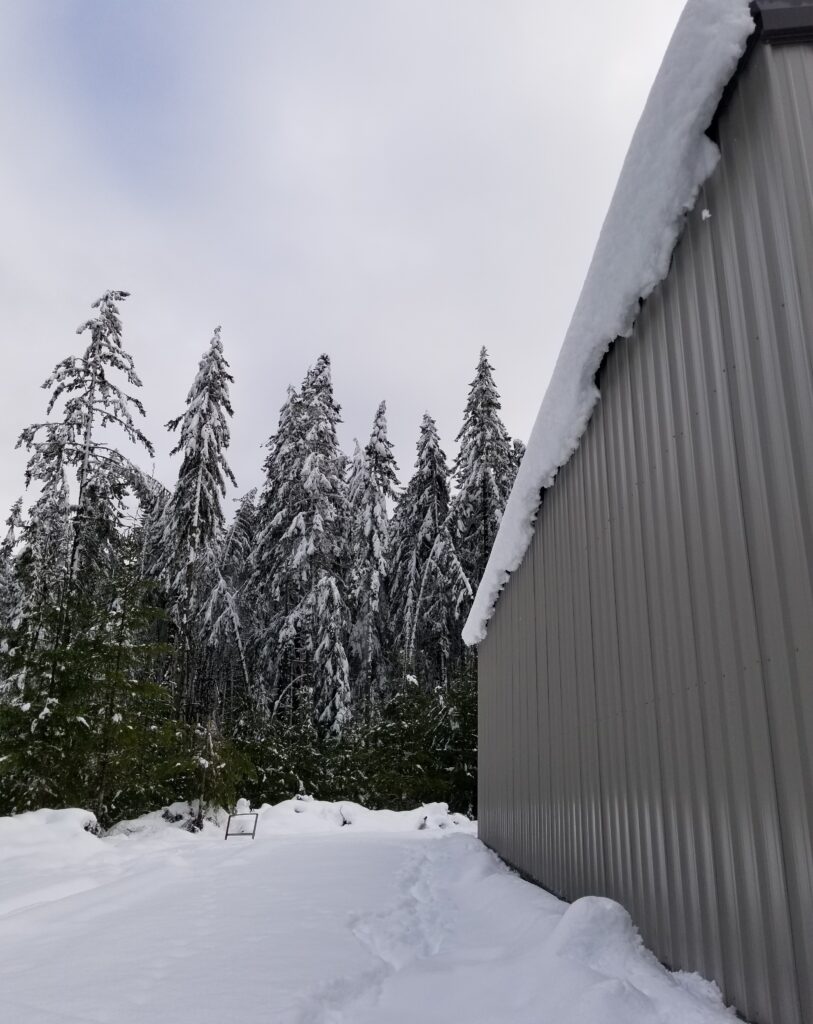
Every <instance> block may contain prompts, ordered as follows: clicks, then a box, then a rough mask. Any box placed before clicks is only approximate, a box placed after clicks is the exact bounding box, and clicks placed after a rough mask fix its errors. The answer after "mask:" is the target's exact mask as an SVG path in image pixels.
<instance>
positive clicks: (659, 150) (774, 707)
mask: <svg viewBox="0 0 813 1024" xmlns="http://www.w3.org/2000/svg"><path fill="white" fill-rule="evenodd" d="M622 339H623V340H622ZM599 394H600V397H599ZM554 477H555V479H554ZM464 637H465V638H466V641H467V642H468V643H470V644H477V645H478V646H479V664H480V669H479V672H480V681H479V685H480V800H479V803H480V835H481V837H482V838H483V839H484V840H485V842H486V843H487V844H489V845H490V846H491V847H493V848H494V849H495V850H496V851H497V852H498V853H499V854H500V855H501V856H502V857H503V858H504V859H505V860H506V861H508V862H509V863H510V864H512V865H514V866H516V867H517V868H518V869H520V870H521V871H522V872H524V873H525V874H527V875H528V876H530V877H532V878H533V879H535V880H536V881H538V882H540V883H541V884H542V885H543V886H545V887H547V888H549V889H550V890H552V891H553V892H555V893H556V894H558V895H561V896H564V897H566V898H568V899H575V898H577V897H579V896H582V895H585V894H603V895H606V896H609V897H612V898H614V899H616V900H618V901H619V902H621V903H622V904H624V906H626V907H627V908H628V910H629V911H630V913H631V915H632V917H633V919H634V921H635V923H636V924H637V925H638V926H639V928H640V930H641V932H642V935H643V938H644V941H645V942H646V943H647V945H649V946H650V947H651V948H652V949H653V950H654V951H655V952H656V953H657V955H658V956H659V957H660V958H661V959H662V960H663V961H664V962H665V963H666V964H668V965H669V966H671V967H673V968H675V969H677V968H684V969H687V970H696V971H699V972H700V973H702V974H703V975H705V976H706V977H710V978H714V979H715V980H716V981H717V982H718V983H719V985H720V987H721V988H722V990H723V992H724V994H725V996H726V998H727V999H728V1000H730V1001H731V1002H733V1003H734V1004H735V1005H736V1007H737V1009H738V1010H739V1011H740V1013H742V1014H743V1015H744V1016H745V1017H746V1018H747V1019H749V1020H752V1021H756V1022H764V1024H768V1022H770V1024H810V1022H813V0H802V2H799V0H796V2H792V0H785V2H769V0H761V2H760V3H758V4H754V5H751V7H750V9H749V5H748V3H747V0H690V2H689V3H688V5H687V7H686V9H685V11H684V13H683V16H682V18H681V20H680V22H679V24H678V27H677V29H676V32H675V35H674V37H673V40H672V43H671V44H670V47H669V50H668V52H667V55H666V58H665V61H664V64H663V67H662V69H661V71H660V73H659V75H658V78H657V80H656V82H655V85H654V87H653V90H652V93H651V95H650V98H649V101H648V104H647V107H646V110H645V112H644V114H643V117H642V120H641V122H640V124H639V126H638V129H637V131H636V134H635V136H634V139H633V142H632V145H631V149H630V152H629V155H628V157H627V160H626V162H625V165H624V169H623V172H622V175H621V178H620V181H619V184H618V188H617V191H616V193H615V196H614V198H613V202H612V204H611V207H610V210H609V213H608V216H607V220H606V222H605V225H604V228H603V230H602V234H601V237H600V240H599V243H598V247H597V250H596V253H595V256H594V259H593V262H592V264H591V267H590V270H589V273H588V277H587V279H586V282H585V285H584V290H583V292H582V295H581V297H580V299H579V303H578V306H577V308H576V311H575V314H574V318H573V322H572V324H571V327H570V329H569V331H568V334H567V337H566V339H565V342H564V346H563V349H562V352H561V355H560V357H559V361H558V363H557V366H556V370H555V372H554V377H553V380H552V383H551V385H550V388H549V390H548V392H547V394H546V396H545V398H544V400H543V403H542V407H541V409H540V412H539V417H538V420H537V423H536V426H535V427H534V431H533V434H532V437H531V441H530V444H529V448H528V454H527V456H526V458H525V460H524V463H523V466H522V468H521V470H520V474H519V476H518V478H517V482H516V485H515V487H514V490H513V492H512V494H511V499H510V501H509V504H508V507H507V509H506V512H505V516H504V518H503V522H502V526H501V529H500V533H499V535H498V537H497V540H496V542H495V546H494V550H493V552H492V556H491V560H490V562H489V565H488V568H487V570H486V574H485V577H484V579H483V582H482V584H481V587H480V589H479V591H478V594H477V597H476V600H475V604H474V607H473V609H472V612H471V615H470V617H469V620H468V622H467V624H466V628H465V631H464Z"/></svg>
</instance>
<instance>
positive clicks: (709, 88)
mask: <svg viewBox="0 0 813 1024" xmlns="http://www.w3.org/2000/svg"><path fill="white" fill-rule="evenodd" d="M753 30H754V22H753V19H752V17H751V14H750V12H749V4H748V0H689V2H688V3H687V4H686V7H685V8H684V11H683V14H682V15H681V18H680V21H679V22H678V25H677V28H676V29H675V33H674V35H673V37H672V41H671V43H670V45H669V48H668V50H667V52H666V56H665V58H664V61H663V64H662V66H661V69H660V71H659V72H658V75H657V78H656V79H655V83H654V85H653V87H652V91H651V93H650V95H649V99H648V100H647V103H646V107H645V109H644V112H643V115H642V117H641V120H640V122H639V124H638V127H637V129H636V131H635V134H634V136H633V139H632V143H631V145H630V149H629V153H628V154H627V158H626V160H625V162H624V167H623V169H622V171H621V176H620V178H619V181H618V185H617V187H616V190H615V194H614V196H613V199H612V202H611V204H610V209H609V211H608V213H607V217H606V220H605V222H604V226H603V228H602V230H601V234H600V236H599V240H598V245H597V246H596V251H595V254H594V256H593V260H592V262H591V264H590V268H589V270H588V273H587V278H586V280H585V283H584V287H583V288H582V292H581V295H580V297H579V301H578V303H577V305H576V310H575V312H574V314H573V319H572V321H571V323H570V327H569V328H568V331H567V334H566V336H565V340H564V343H563V345H562V349H561V352H560V354H559V358H558V360H557V363H556V366H555V368H554V371H553V376H552V378H551V381H550V384H549V386H548V390H547V392H546V394H545V397H544V399H543V401H542V405H541V408H540V410H539V413H538V415H537V418H536V423H535V424H534V427H533V430H532V432H531V437H530V440H529V442H528V448H527V451H526V454H525V458H524V459H523V461H522V465H521V466H520V469H519V473H518V474H517V478H516V481H515V483H514V487H513V490H512V491H511V496H510V498H509V500H508V504H507V506H506V509H505V513H504V515H503V519H502V523H501V526H500V530H499V532H498V534H497V537H496V540H495V542H494V547H493V549H492V551H491V557H490V558H489V560H488V564H487V566H486V570H485V573H484V575H483V579H482V581H481V583H480V587H479V589H478V591H477V594H476V596H475V600H474V603H473V605H472V609H471V612H470V614H469V617H468V620H467V622H466V625H465V627H464V629H463V639H464V641H465V642H466V643H467V644H468V645H473V644H478V643H480V642H481V641H482V640H484V639H485V636H486V630H487V626H488V621H489V619H490V618H491V614H492V612H493V610H494V605H495V603H496V601H497V598H498V596H499V593H500V591H501V590H502V588H503V586H504V585H505V582H506V580H507V579H508V576H509V575H510V574H511V573H512V572H514V571H515V570H516V569H517V568H518V567H519V565H520V563H521V562H522V559H523V557H524V555H525V552H526V551H527V549H528V545H529V544H530V542H531V538H532V537H533V530H534V522H535V519H536V515H537V512H538V511H539V505H540V502H541V492H542V490H543V489H544V488H546V487H550V486H551V484H552V483H553V480H554V477H555V476H556V473H557V471H558V470H559V469H560V468H561V467H562V466H564V465H565V463H566V462H567V461H568V460H569V458H570V457H571V455H572V454H573V452H574V451H575V450H576V448H577V447H578V444H579V440H580V439H581V437H582V435H583V433H584V431H585V429H586V427H587V423H588V421H589V419H590V416H591V414H592V412H593V408H594V406H595V404H596V402H597V401H598V398H599V393H598V390H597V388H596V386H595V384H594V377H595V373H596V371H597V370H598V367H599V364H600V363H601V359H602V357H603V355H604V353H605V352H606V351H607V349H608V348H609V346H610V345H611V344H612V343H613V342H614V341H615V340H616V339H618V338H626V337H628V336H629V335H630V333H631V332H632V328H633V324H634V322H635V317H636V315H637V312H638V308H639V303H640V302H641V300H643V299H646V298H647V296H649V295H650V294H651V293H652V291H653V290H654V289H655V287H656V286H657V285H658V284H659V283H660V282H661V281H662V280H663V279H664V278H665V277H666V274H667V272H668V269H669V261H670V259H671V255H672V251H673V249H674V247H675V244H676V243H677V240H678V238H679V236H680V231H681V226H682V224H683V221H684V218H685V216H686V214H687V212H688V211H690V210H691V209H693V207H694V204H695V201H696V199H697V195H698V192H699V190H700V187H701V186H702V184H703V182H704V181H705V180H706V179H707V178H708V177H709V175H710V174H711V172H712V171H713V170H714V167H715V166H716V163H717V160H718V158H719V151H718V149H717V147H716V146H715V145H714V143H713V142H712V141H711V140H710V139H709V138H708V137H707V136H706V134H705V132H706V129H707V128H708V127H709V125H710V124H711V121H712V119H713V117H714V113H715V111H716V109H717V106H718V104H719V102H720V98H721V96H722V93H723V90H724V89H725V86H726V85H727V83H728V82H729V80H730V79H731V77H732V75H733V74H734V71H735V70H736V67H737V64H738V62H739V59H740V57H741V56H742V54H743V53H744V51H745V47H746V45H747V41H748V37H749V36H750V35H751V33H752V32H753Z"/></svg>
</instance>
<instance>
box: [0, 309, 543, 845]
mask: <svg viewBox="0 0 813 1024" xmlns="http://www.w3.org/2000/svg"><path fill="white" fill-rule="evenodd" d="M126 298H127V293H126V292H107V293H105V294H104V295H103V296H102V297H101V298H100V299H99V300H98V301H97V302H96V303H94V306H93V310H94V313H93V316H92V317H91V319H90V320H88V321H87V322H86V323H85V324H83V325H82V326H81V327H80V328H79V331H78V333H79V334H80V335H83V336H85V338H86V347H85V349H84V351H83V352H82V353H81V354H80V355H70V356H67V357H66V358H65V359H63V360H62V361H61V362H60V363H59V364H58V365H57V366H56V368H55V369H54V371H53V373H52V374H51V376H50V377H49V378H48V380H47V381H46V382H45V384H44V388H45V389H46V390H47V391H48V392H49V396H50V397H49V399H48V402H47V408H46V419H44V420H42V421H41V422H37V423H34V424H32V425H31V426H28V427H26V428H25V429H24V430H23V432H22V434H21V436H20V439H19V441H18V447H22V448H23V449H24V450H25V451H26V452H27V454H28V462H27V467H26V473H25V485H26V494H27V500H26V501H25V502H24V501H23V500H22V499H20V500H19V501H17V502H16V503H15V505H14V506H13V508H12V509H11V513H10V515H9V518H8V521H7V522H8V532H7V534H6V536H5V539H4V540H3V541H2V543H0V814H8V813H13V812H18V811H22V810H27V809H31V808H36V807H43V806H52V807H59V806H82V807H86V808H88V809H90V810H93V811H94V812H95V813H96V814H97V816H98V818H99V820H100V821H101V822H102V824H105V825H107V824H110V823H112V822H114V821H117V820H121V819H125V818H129V817H133V816H135V815H137V814H139V813H142V812H144V811H147V810H152V809H155V808H156V807H160V806H162V805H164V804H166V803H169V802H171V801H175V800H190V801H193V800H197V801H199V804H198V805H197V806H199V807H200V808H201V812H200V813H203V808H204V807H205V806H206V805H211V804H221V805H231V804H232V803H233V801H234V799H235V796H237V795H240V796H246V797H248V798H249V799H250V800H251V801H252V803H255V804H256V803H259V802H261V801H264V800H266V801H276V800H279V799H283V798H285V797H288V796H291V795H293V794H294V793H296V792H308V793H312V794H314V795H315V796H318V797H320V798H324V799H338V798H344V799H355V800H358V801H360V802H364V803H366V804H368V805H370V806H390V807H403V806H407V805H413V804H415V803H416V802H420V801H428V800H446V801H447V802H449V803H450V804H451V805H452V807H453V808H454V809H456V810H459V811H463V812H468V813H473V812H474V811H475V802H476V715H477V709H476V664H475V658H476V654H475V653H474V652H472V651H468V650H466V649H465V647H464V646H463V644H462V641H461V639H460V630H461V628H462V624H463V622H464V620H465V617H466V614H467V612H468V608H469V606H470V602H471V599H472V597H473V594H474V592H475V591H476V588H477V584H478V582H479V580H480V577H481V576H482V573H483V570H484V568H485V563H486V561H487V559H488V554H489V551H490V549H491V545H492V542H493V540H494V536H495V534H496V531H497V529H498V526H499V522H500V517H501V515H502V511H503V509H504V507H505V503H506V501H507V498H508V494H509V491H510V489H511V485H512V483H513V480H514V476H515V474H516V470H517V467H518V464H519V460H520V459H521V457H522V452H523V446H522V444H521V443H520V442H519V441H516V440H512V438H511V437H510V436H509V434H508V433H507V431H506V429H505V427H504V425H503V422H502V420H501V418H500V401H499V395H498V393H497V390H496V387H495V384H494V379H493V376H492V370H493V368H492V367H491V366H490V364H489V362H488V355H487V353H486V350H485V349H483V350H482V351H481V353H480V357H479V361H478V363H477V367H476V371H475V375H474V380H473V382H472V384H471V387H470V390H469V396H468V401H467V403H466V407H465V410H464V413H463V422H462V426H461V428H460V432H459V434H458V435H457V438H456V441H457V442H458V445H459V453H458V456H457V459H456V460H455V462H454V464H453V465H451V466H450V465H449V462H448V460H447V457H446V454H445V453H444V451H443V448H442V447H441V440H440V437H439V435H438V431H437V426H436V424H435V421H434V420H433V419H432V417H431V416H430V415H429V414H426V415H425V416H424V417H423V421H422V422H421V424H420V428H419V432H418V439H417V455H416V460H415V466H414V471H413V473H412V475H411V477H410V478H409V480H408V481H407V482H406V483H405V484H404V485H403V486H402V483H401V481H400V480H399V470H398V466H397V465H396V462H395V458H394V456H393V447H392V444H391V442H390V441H389V440H388V437H387V415H386V404H385V403H384V402H381V404H380V405H378V407H377V409H375V411H374V415H373V416H372V422H371V431H370V436H369V439H368V440H367V441H366V443H363V444H359V443H357V444H356V447H355V452H354V453H353V456H352V458H348V457H347V455H345V453H344V452H342V450H341V448H340V446H339V442H338V439H337V425H338V424H339V423H340V415H341V409H340V406H339V404H338V403H337V401H336V398H335V396H334V394H333V386H332V382H331V368H330V359H329V358H328V356H326V355H322V356H320V357H319V358H318V359H317V360H316V362H315V363H314V365H313V366H312V367H311V368H310V369H308V371H307V373H306V374H305V376H304V379H303V380H302V383H301V384H300V385H299V387H297V388H295V387H289V389H288V392H287V397H286V399H285V402H284V404H283V406H282V409H281V410H280V413H279V421H278V423H277V425H276V429H275V431H274V433H273V434H272V435H271V437H270V438H269V440H268V442H267V456H266V458H265V462H264V465H263V469H264V483H263V485H262V487H261V488H260V489H259V491H251V492H249V493H247V494H245V495H244V496H243V497H242V498H241V499H240V500H239V502H238V503H237V505H236V512H234V513H233V514H230V515H227V514H226V508H225V503H226V500H227V494H228V491H229V487H230V485H231V486H233V485H235V480H234V476H233V474H232V471H231V469H230V468H229V464H228V459H227V450H228V447H229V421H230V419H231V417H232V406H231V402H230V397H229V387H230V384H231V383H232V380H233V378H232V376H231V374H230V372H229V364H228V362H227V360H226V358H225V355H224V350H223V342H222V340H221V334H220V328H217V329H216V330H215V331H214V334H213V337H212V339H211V341H210V343H209V345H208V348H207V349H206V351H205V352H204V354H203V356H202V358H201V360H200V364H199V366H198V370H197V373H196V374H195V376H194V379H193V381H192V385H191V387H190V390H189V393H188V395H187V396H186V404H185V406H184V407H183V408H182V409H181V411H180V413H179V415H178V416H177V417H176V418H175V419H173V420H171V421H170V422H169V423H168V424H167V427H168V429H169V431H170V432H171V433H172V435H173V439H174V447H173V449H172V454H173V455H174V456H176V457H177V463H178V473H177V479H176V480H175V481H174V483H173V484H172V486H171V487H166V486H164V484H163V483H160V482H159V481H158V480H156V479H155V478H154V477H153V476H152V475H150V474H149V473H147V472H145V471H144V470H143V468H140V467H139V465H138V464H137V463H138V456H137V454H136V455H132V454H130V455H125V454H124V453H123V452H122V451H121V450H120V447H121V442H126V447H127V451H128V452H130V453H134V452H135V453H137V452H138V451H139V450H140V451H141V452H142V453H143V454H144V455H146V456H149V457H150V458H151V457H152V455H153V447H152V444H151V442H150V441H149V440H148V439H147V437H146V436H145V435H144V433H143V431H142V429H141V427H140V426H139V424H140V423H141V422H142V421H143V417H144V408H143V406H142V403H141V401H140V400H139V398H138V397H137V392H138V390H139V388H140V387H141V381H140V380H139V378H138V375H137V373H136V369H135V366H134V363H133V360H132V358H131V357H130V355H128V353H127V352H126V350H125V349H124V347H123V344H122V323H121V317H120V306H121V303H122V302H123V300H125V299H126ZM190 376H191V374H190ZM179 399H180V396H179ZM373 406H374V403H371V412H373ZM179 407H180V401H179ZM144 461H147V460H144ZM229 507H231V503H229Z"/></svg>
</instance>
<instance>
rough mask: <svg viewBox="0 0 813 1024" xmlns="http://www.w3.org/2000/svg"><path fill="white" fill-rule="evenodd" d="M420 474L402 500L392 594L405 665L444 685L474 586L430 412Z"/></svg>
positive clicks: (421, 439)
mask: <svg viewBox="0 0 813 1024" xmlns="http://www.w3.org/2000/svg"><path fill="white" fill-rule="evenodd" d="M417 450H418V458H417V460H416V462H415V473H414V475H413V477H412V479H411V480H410V481H409V484H408V486H407V488H406V490H405V491H404V493H403V495H402V496H401V499H400V501H399V503H398V507H397V509H396V516H395V523H394V526H395V534H396V547H395V559H394V576H393V597H394V604H395V609H396V625H397V629H398V638H399V644H400V647H401V649H402V651H403V655H404V659H405V665H406V667H407V668H408V669H410V670H412V669H414V670H415V671H416V672H417V673H418V674H419V675H422V676H423V679H424V681H425V682H426V683H427V685H431V684H434V683H442V684H445V683H446V682H447V680H448V666H449V661H450V659H451V658H452V657H453V656H454V655H456V654H457V648H458V647H459V646H460V645H459V641H458V639H457V633H459V630H458V629H457V628H456V622H457V619H458V616H459V608H460V604H461V602H462V601H463V600H464V599H465V598H467V597H468V596H469V595H470V594H471V587H470V585H469V582H468V579H467V577H466V574H465V572H464V571H463V568H462V566H461V564H460V561H459V559H458V557H457V554H456V551H455V546H454V540H453V538H452V535H451V533H450V531H449V523H448V516H449V504H450V498H449V469H448V466H447V463H446V455H445V453H444V451H443V449H442V448H441V447H440V438H439V436H438V431H437V425H436V424H435V421H434V420H433V419H432V417H431V416H430V415H429V414H428V413H426V414H425V415H424V418H423V422H422V423H421V429H420V436H419V438H418V445H417Z"/></svg>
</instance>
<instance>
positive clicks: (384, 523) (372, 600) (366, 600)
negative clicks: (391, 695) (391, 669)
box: [349, 402, 398, 703]
mask: <svg viewBox="0 0 813 1024" xmlns="http://www.w3.org/2000/svg"><path fill="white" fill-rule="evenodd" d="M356 448H357V451H356V455H355V457H354V461H353V472H352V474H351V478H350V485H349V497H350V505H351V512H352V526H351V545H352V570H351V580H352V583H351V591H352V605H353V628H352V633H351V641H350V643H351V650H352V653H353V656H354V665H355V683H356V689H357V692H358V693H359V695H360V696H362V698H363V699H364V700H365V701H366V702H367V703H369V702H371V701H373V700H374V699H375V698H376V697H378V696H380V695H381V694H382V693H383V692H384V690H385V689H386V679H387V660H388V658H387V647H388V643H389V639H390V634H391V627H390V621H389V602H388V599H387V582H388V578H389V572H390V554H391V552H390V524H389V513H388V510H387V502H388V500H392V499H394V498H395V488H396V487H397V486H398V478H397V476H396V473H397V470H398V467H397V465H396V463H395V458H394V456H393V454H392V448H393V446H392V442H391V441H390V440H389V438H388V437H387V407H386V403H385V402H382V403H381V404H380V405H379V407H378V410H377V412H376V416H375V420H374V421H373V429H372V432H371V434H370V440H369V441H368V443H367V445H366V447H365V448H364V450H361V449H360V448H359V447H358V444H357V446H356Z"/></svg>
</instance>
